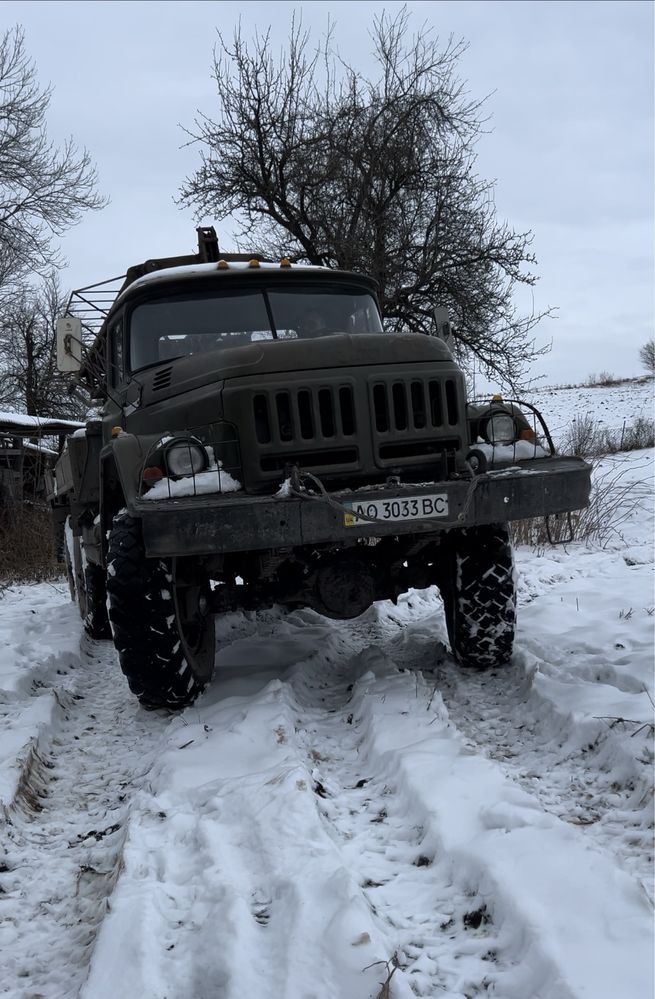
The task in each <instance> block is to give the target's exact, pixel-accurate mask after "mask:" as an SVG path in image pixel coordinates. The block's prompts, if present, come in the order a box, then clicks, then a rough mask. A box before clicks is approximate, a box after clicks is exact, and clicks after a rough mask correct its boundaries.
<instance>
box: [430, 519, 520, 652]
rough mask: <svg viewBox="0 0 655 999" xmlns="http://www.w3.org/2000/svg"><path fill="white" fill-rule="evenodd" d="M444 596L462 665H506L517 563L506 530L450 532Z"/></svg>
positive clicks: (452, 642) (451, 636) (495, 527)
mask: <svg viewBox="0 0 655 999" xmlns="http://www.w3.org/2000/svg"><path fill="white" fill-rule="evenodd" d="M442 544H443V570H442V585H441V596H442V598H443V603H444V610H445V613H446V627H447V629H448V638H449V640H450V647H451V649H452V652H453V656H454V657H455V659H457V661H458V662H459V663H460V664H461V665H462V666H469V667H474V668H476V669H489V668H490V667H494V666H496V667H497V666H506V665H508V664H509V661H510V659H511V656H512V648H513V645H514V634H515V630H516V586H515V579H514V559H513V555H512V545H511V542H510V539H509V533H508V530H507V527H506V526H505V525H504V524H490V525H484V526H482V527H472V528H467V529H465V530H459V531H451V532H449V533H448V534H447V535H446V536H445V538H444V541H443V543H442Z"/></svg>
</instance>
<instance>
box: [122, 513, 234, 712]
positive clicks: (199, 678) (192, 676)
mask: <svg viewBox="0 0 655 999" xmlns="http://www.w3.org/2000/svg"><path fill="white" fill-rule="evenodd" d="M185 589H186V590H188V589H189V587H188V585H187V586H185ZM197 589H199V590H200V589H202V587H198V588H197ZM107 592H108V595H109V618H110V621H111V627H112V632H113V636H114V645H115V646H116V649H117V651H118V655H119V659H120V664H121V669H122V671H123V673H124V674H125V676H126V677H127V681H128V683H129V685H130V690H131V691H132V693H134V694H136V696H137V697H138V699H139V701H140V702H141V704H142V705H143V706H144V707H145V708H163V707H166V708H172V709H179V708H183V707H185V706H186V705H188V704H191V703H192V702H193V701H194V700H195V698H196V697H197V696H198V694H199V693H200V692H201V691H202V689H203V688H204V686H205V684H206V682H207V681H208V680H209V678H210V676H211V672H212V669H213V663H214V620H213V617H212V616H211V615H210V614H208V613H205V614H204V615H200V614H198V613H196V614H193V615H192V614H191V613H189V614H188V615H187V616H186V617H182V612H181V611H180V602H179V601H176V600H175V589H174V579H173V570H172V566H171V565H169V563H168V562H167V561H164V560H163V559H159V558H152V559H150V558H147V557H146V553H145V548H144V545H143V540H142V535H141V524H140V521H139V520H137V519H135V518H134V517H131V516H130V515H129V514H128V513H119V514H118V515H117V516H116V517H115V518H114V523H113V527H112V530H111V532H110V534H109V551H108V557H107ZM199 604H200V605H201V606H202V601H201V600H196V606H198V605H199ZM205 604H206V602H205Z"/></svg>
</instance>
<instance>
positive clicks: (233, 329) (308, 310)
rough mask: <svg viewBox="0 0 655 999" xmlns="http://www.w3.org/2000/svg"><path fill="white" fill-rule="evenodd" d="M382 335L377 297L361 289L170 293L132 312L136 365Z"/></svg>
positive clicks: (133, 360)
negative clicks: (264, 343) (259, 345)
mask: <svg viewBox="0 0 655 999" xmlns="http://www.w3.org/2000/svg"><path fill="white" fill-rule="evenodd" d="M381 332H382V323H381V320H380V313H379V312H378V308H377V304H376V302H375V299H374V298H373V296H372V295H371V294H369V293H368V292H366V291H365V290H364V289H363V288H361V287H353V288H349V287H347V286H338V287H337V288H336V289H329V290H328V289H327V288H326V287H325V286H322V287H316V288H315V289H314V288H311V287H308V286H307V285H304V284H303V286H302V289H300V288H299V289H298V290H292V289H289V288H287V289H286V290H284V291H274V290H270V291H266V290H261V289H258V290H257V291H243V292H240V291H232V290H231V291H229V292H224V293H222V294H221V293H216V292H207V293H203V294H198V293H196V294H194V295H191V294H176V295H168V296H166V297H163V298H161V299H158V300H156V301H150V302H144V303H143V304H142V305H137V306H136V307H135V308H134V310H133V311H132V315H131V318H130V348H129V350H130V367H131V370H132V371H137V370H139V369H140V368H145V367H148V366H149V365H151V364H157V363H159V362H160V361H165V360H171V359H172V358H175V357H184V356H185V355H187V354H196V353H199V352H201V351H208V350H217V349H224V348H226V347H237V346H241V345H243V344H249V343H254V342H256V341H258V340H295V339H304V338H311V337H319V336H329V335H330V334H332V333H381Z"/></svg>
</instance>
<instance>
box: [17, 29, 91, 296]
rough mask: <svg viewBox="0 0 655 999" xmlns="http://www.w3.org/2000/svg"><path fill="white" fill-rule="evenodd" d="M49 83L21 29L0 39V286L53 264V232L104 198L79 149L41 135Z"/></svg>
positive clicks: (72, 143)
mask: <svg viewBox="0 0 655 999" xmlns="http://www.w3.org/2000/svg"><path fill="white" fill-rule="evenodd" d="M50 98H51V90H50V89H49V88H46V89H42V88H40V86H39V84H38V82H37V79H36V70H35V67H34V64H33V63H32V62H31V61H30V60H29V58H28V56H27V55H26V53H25V44H24V36H23V31H22V29H20V28H15V29H13V30H11V31H7V32H5V34H4V35H3V36H2V38H1V39H0V289H3V290H6V287H7V284H8V282H9V281H10V280H12V279H16V278H20V276H21V275H23V274H25V273H29V272H33V271H39V270H42V269H43V268H46V269H47V267H50V266H52V265H53V264H56V263H58V262H59V261H58V259H57V253H56V251H55V249H54V247H53V241H54V239H55V238H56V237H58V236H61V235H62V233H63V232H64V231H65V230H66V229H68V228H69V227H70V226H72V225H75V224H76V223H77V222H79V221H80V218H81V217H82V215H83V213H84V212H85V211H87V210H88V209H97V208H101V207H102V206H103V205H104V204H105V201H104V200H103V199H102V198H101V197H100V196H99V195H98V194H97V192H96V172H95V169H94V167H93V164H92V163H91V160H90V158H89V154H88V153H87V151H86V150H81V151H80V150H78V148H77V147H76V145H75V143H74V142H73V140H72V139H69V140H68V141H67V142H66V143H65V145H64V146H63V148H62V149H57V148H56V147H55V146H54V145H53V143H51V142H50V141H49V139H48V136H47V132H46V113H47V111H48V107H49V105H50Z"/></svg>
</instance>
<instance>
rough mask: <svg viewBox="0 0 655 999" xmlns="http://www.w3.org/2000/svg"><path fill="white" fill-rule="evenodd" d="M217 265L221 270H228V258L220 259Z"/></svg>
mask: <svg viewBox="0 0 655 999" xmlns="http://www.w3.org/2000/svg"><path fill="white" fill-rule="evenodd" d="M216 266H217V268H218V269H219V271H226V270H227V269H228V268H229V266H230V265H229V264H228V262H227V260H219V261H218V263H217V264H216Z"/></svg>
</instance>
